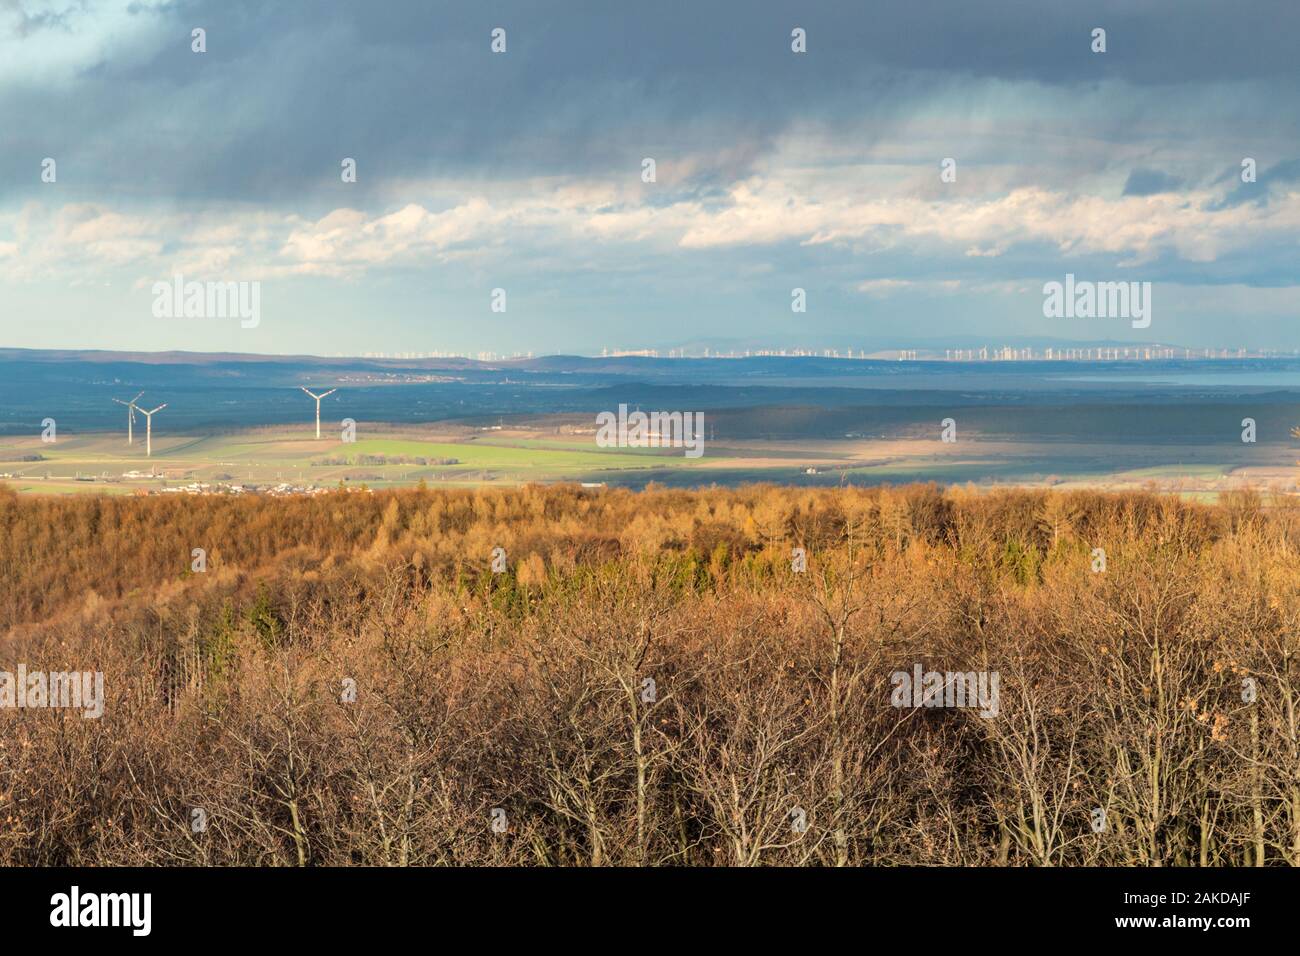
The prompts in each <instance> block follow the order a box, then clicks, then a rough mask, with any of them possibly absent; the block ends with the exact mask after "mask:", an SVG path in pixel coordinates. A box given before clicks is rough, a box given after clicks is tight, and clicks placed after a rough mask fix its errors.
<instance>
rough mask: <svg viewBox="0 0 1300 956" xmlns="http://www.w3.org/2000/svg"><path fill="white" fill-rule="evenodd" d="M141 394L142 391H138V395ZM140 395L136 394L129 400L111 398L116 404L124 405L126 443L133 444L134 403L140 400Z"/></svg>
mask: <svg viewBox="0 0 1300 956" xmlns="http://www.w3.org/2000/svg"><path fill="white" fill-rule="evenodd" d="M143 394H144V392H141V393H140V395H143ZM140 395H137V396H136V397H135V398H133V399H131V400H130V401H129V402H124V401H122V400H121V399H120V398H115V399H113V401H115V402H117V404H119V405H125V406H126V443H127V444H128V445H134V444H135V409H136V405H135V403H136V402H138V401H140Z"/></svg>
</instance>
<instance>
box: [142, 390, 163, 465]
mask: <svg viewBox="0 0 1300 956" xmlns="http://www.w3.org/2000/svg"><path fill="white" fill-rule="evenodd" d="M166 407H167V403H166V402H163V403H162V404H161V405H159V406H158V407H157V408H155V409H154V410H153V411H152V412H146V411H145V410H144V409H143V408H141V409H138V411H139V412H140V414H141V415H143V416H144V422H145V428H144V454H145V457H146V458H152V457H153V417H154V415H155V414H156V413H158V412H161V411H162V410H163V409H164V408H166Z"/></svg>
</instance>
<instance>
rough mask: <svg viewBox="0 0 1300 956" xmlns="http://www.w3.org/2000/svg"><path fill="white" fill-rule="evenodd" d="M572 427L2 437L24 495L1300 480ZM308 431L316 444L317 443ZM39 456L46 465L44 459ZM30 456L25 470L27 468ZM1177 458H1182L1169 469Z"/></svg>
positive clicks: (1130, 451) (1157, 463)
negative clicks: (147, 439)
mask: <svg viewBox="0 0 1300 956" xmlns="http://www.w3.org/2000/svg"><path fill="white" fill-rule="evenodd" d="M572 428H573V422H572V420H571V419H562V418H559V417H557V418H556V420H555V421H553V422H549V423H547V422H544V421H543V422H542V423H540V424H539V423H538V422H537V421H536V420H535V421H534V423H533V424H530V425H526V426H521V425H505V426H492V427H488V428H474V427H469V426H466V425H463V424H458V423H435V424H432V425H429V426H412V425H381V424H367V423H362V424H360V425H359V426H358V435H359V436H360V437H358V439H357V440H356V441H355V442H343V441H341V440H340V438H338V437H334V436H331V437H328V438H322V439H320V440H316V439H315V438H314V437H313V436H312V433H311V430H310V429H303V428H301V427H286V426H270V427H262V428H246V429H238V430H231V431H228V432H223V433H221V434H215V435H201V434H180V435H176V434H167V433H166V432H165V431H164V430H162V429H161V428H160V429H158V430H157V431H156V433H155V436H154V443H153V456H152V457H146V456H145V454H144V445H143V442H142V440H141V439H140V437H139V436H137V440H136V442H135V443H134V444H133V445H128V444H127V442H126V440H125V436H123V435H121V434H113V433H91V434H64V433H60V434H59V435H58V439H57V441H56V442H54V443H50V444H46V443H43V442H42V441H41V440H40V439H39V438H38V437H16V436H8V437H0V475H2V476H5V477H3V478H0V481H3V482H4V483H5V484H7V485H8V487H10V488H12V489H14V490H16V491H18V492H21V493H38V494H59V495H63V494H84V493H95V492H99V493H107V494H131V493H135V492H137V491H139V492H149V491H160V490H162V489H164V488H169V487H182V486H188V485H191V484H194V483H204V484H209V485H214V486H215V485H221V486H230V485H239V486H242V487H244V488H249V489H260V490H265V489H267V488H273V487H276V486H280V485H289V486H291V487H292V488H293V489H296V490H310V489H313V488H315V489H322V488H337V487H339V486H340V485H343V486H362V485H364V486H365V487H368V488H375V489H380V488H396V487H404V486H413V485H418V484H419V483H421V482H423V483H425V484H427V485H431V486H445V487H458V486H475V485H484V484H500V485H520V484H526V483H529V482H541V483H556V482H583V483H591V484H605V485H610V486H624V487H644V486H645V485H647V484H649V483H651V482H655V483H659V484H663V485H668V486H673V487H700V486H708V485H712V484H717V485H723V486H734V485H739V484H745V483H752V482H777V483H784V484H795V485H802V486H813V487H815V486H826V485H834V484H866V485H870V484H882V483H891V484H900V483H907V482H915V481H937V482H940V483H946V484H952V483H962V484H965V483H971V484H975V485H984V486H993V485H1024V486H1044V487H1046V486H1061V487H1071V488H1106V489H1124V488H1158V489H1162V490H1167V491H1176V492H1182V493H1187V494H1210V495H1213V494H1216V493H1218V492H1221V491H1224V490H1227V489H1231V488H1237V487H1244V486H1245V485H1247V484H1249V485H1250V486H1252V487H1261V488H1268V489H1271V490H1274V491H1284V492H1289V491H1293V490H1295V488H1296V482H1297V479H1298V478H1300V468H1297V466H1296V463H1295V457H1296V452H1295V450H1294V449H1292V448H1290V447H1289V445H1286V444H1280V443H1275V444H1271V445H1258V446H1247V447H1241V448H1231V447H1228V448H1226V449H1225V446H1224V445H1223V444H1222V443H1218V444H1199V445H1196V444H1193V445H1181V446H1177V447H1173V448H1171V447H1170V446H1167V445H1148V444H1141V443H1133V442H1058V443H1050V444H1044V443H1039V442H1034V441H1007V440H1005V439H1001V438H996V437H987V438H986V437H981V436H979V435H973V436H970V437H968V438H965V439H963V440H962V441H961V442H958V443H954V444H944V443H943V442H941V441H938V440H937V437H936V438H923V437H904V438H897V437H881V438H841V439H829V438H810V439H803V440H798V439H772V440H760V439H753V438H741V439H715V440H714V441H712V442H706V443H705V452H704V455H703V456H702V457H700V458H687V457H685V456H684V455H683V454H682V451H681V450H680V449H672V448H600V447H597V446H596V443H595V439H594V436H593V435H590V434H587V435H581V434H579V435H575V434H572ZM304 432H305V434H304ZM36 456H39V460H31V459H34V458H36ZM25 459H26V460H25ZM1171 459H1173V460H1172V461H1171Z"/></svg>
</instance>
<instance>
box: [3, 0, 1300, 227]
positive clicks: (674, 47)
mask: <svg viewBox="0 0 1300 956" xmlns="http://www.w3.org/2000/svg"><path fill="white" fill-rule="evenodd" d="M989 6H990V5H985V4H971V3H968V2H957V0H953V2H942V3H933V2H932V3H919V2H913V3H897V4H873V5H855V4H854V5H851V4H844V3H839V2H827V0H814V2H810V3H804V4H799V5H791V4H788V3H783V2H777V0H761V2H746V3H743V4H742V3H698V2H694V0H692V2H680V0H666V2H657V3H653V4H635V3H609V2H606V0H600V2H579V3H568V4H558V3H544V4H543V3H536V2H531V0H530V2H511V3H500V2H497V3H494V2H490V0H489V2H479V3H428V2H425V0H386V2H381V3H370V4H357V3H340V2H321V3H308V2H288V3H274V4H268V3H262V2H253V0H195V2H182V3H177V4H172V5H168V6H163V7H157V6H151V5H146V4H136V5H134V6H133V7H132V8H131V9H132V11H133V15H134V17H136V18H139V19H140V21H141V22H142V23H144V22H148V23H150V24H152V25H154V27H155V29H153V30H151V31H148V32H147V35H144V36H142V37H141V38H140V39H138V40H136V41H135V42H126V41H123V42H121V43H117V44H113V43H112V42H109V43H108V45H107V46H105V47H104V49H103V52H102V53H101V54H99V55H97V56H96V57H94V58H93V59H87V60H86V61H85V62H81V63H79V64H78V69H77V71H76V75H75V76H74V77H72V78H71V79H70V80H69V81H67V82H41V81H30V82H28V81H23V80H21V79H19V80H14V81H10V82H8V83H6V84H4V85H3V86H0V115H3V116H5V117H6V118H7V120H8V122H6V124H5V128H4V129H3V130H0V144H2V145H3V146H4V147H5V148H4V149H3V151H2V154H3V158H0V190H7V191H9V192H12V191H13V190H14V189H15V188H18V187H17V186H16V184H22V187H21V188H23V189H27V188H28V185H27V184H28V183H29V182H30V180H31V176H30V171H31V169H32V163H33V159H32V156H33V155H35V156H36V160H35V161H39V158H40V157H41V156H46V155H51V156H56V157H59V159H60V164H61V179H62V180H63V181H64V182H65V183H66V184H67V186H68V188H69V189H70V190H75V189H77V188H78V187H80V188H81V189H82V190H83V195H85V196H93V195H96V194H102V195H104V196H105V198H123V197H127V198H132V197H134V198H140V199H150V198H165V199H182V200H183V199H186V198H224V199H238V200H250V201H258V202H272V203H275V202H290V201H298V200H300V199H301V198H302V197H303V195H304V194H309V195H313V196H315V197H316V198H317V199H318V201H319V202H320V203H321V204H322V205H325V206H328V205H330V204H332V203H335V202H336V201H337V199H338V198H339V192H338V189H339V186H340V184H339V182H338V162H339V160H340V159H341V158H342V157H344V156H352V157H355V158H357V160H358V163H359V167H360V182H359V183H358V185H357V188H356V189H354V190H352V191H351V192H349V193H348V195H349V197H357V198H363V197H364V196H365V194H366V192H367V190H369V189H371V188H373V187H375V186H377V185H381V184H385V183H392V182H393V181H394V180H398V179H401V178H404V177H435V178H436V177H438V176H461V175H467V174H468V175H473V176H476V177H482V178H484V179H489V180H490V179H492V178H494V177H496V176H502V175H567V174H574V173H583V172H587V171H601V172H605V171H608V170H610V169H617V168H628V167H629V166H631V168H633V169H635V167H636V166H637V165H638V164H639V161H640V158H641V157H642V156H646V155H655V156H666V157H672V156H673V155H676V154H680V153H682V152H687V153H691V154H697V155H703V156H709V155H713V154H725V157H726V158H725V159H723V160H719V163H720V165H719V166H718V167H716V168H713V169H712V170H709V169H705V170H703V171H702V172H701V173H700V175H701V177H702V179H703V181H704V182H705V183H706V184H707V183H709V182H710V181H712V183H713V184H714V185H717V184H722V183H725V182H726V181H728V180H730V179H734V178H736V177H738V176H742V175H744V174H745V172H746V170H747V168H748V165H749V164H750V163H751V162H752V161H753V160H754V159H756V158H758V157H760V156H762V155H763V154H764V153H765V151H766V150H767V148H768V147H769V146H770V145H771V143H772V142H773V140H774V138H775V137H777V136H778V135H780V134H782V133H783V132H785V131H786V130H788V129H789V128H790V127H791V125H792V124H795V123H803V122H819V123H823V124H827V125H829V126H830V127H832V128H834V127H835V125H836V124H837V123H846V124H852V125H854V126H856V127H859V128H861V127H867V128H871V127H873V126H876V127H879V128H880V129H882V130H883V129H887V128H888V127H889V126H890V125H891V124H892V123H894V122H895V121H897V120H898V119H899V118H900V117H906V116H908V115H909V114H910V111H911V110H913V109H914V108H915V107H916V106H917V105H918V104H921V103H924V102H928V101H931V100H933V99H936V98H942V97H944V96H956V95H960V94H961V91H963V90H964V89H966V88H967V87H968V86H969V85H970V84H971V83H973V82H976V81H980V80H987V79H996V80H1004V81H1012V82H1017V81H1019V82H1023V83H1029V84H1045V85H1047V86H1049V87H1053V88H1068V87H1070V86H1074V85H1078V86H1080V87H1091V86H1094V85H1095V84H1096V83H1098V82H1099V81H1118V82H1122V83H1127V84H1132V85H1135V86H1138V87H1142V88H1148V89H1149V90H1153V91H1157V95H1160V96H1164V97H1167V99H1168V102H1169V104H1170V106H1171V108H1173V109H1175V110H1177V109H1186V108H1189V107H1190V106H1191V105H1192V104H1194V103H1195V102H1196V100H1197V99H1198V96H1199V94H1198V93H1197V92H1196V91H1195V88H1196V87H1197V86H1198V85H1199V86H1205V85H1210V86H1215V85H1220V84H1237V85H1238V86H1241V85H1242V84H1244V86H1245V87H1246V88H1252V89H1253V88H1256V87H1257V88H1258V89H1260V90H1263V89H1272V90H1273V91H1274V94H1275V95H1274V98H1273V101H1272V103H1271V105H1270V107H1269V108H1270V109H1271V110H1272V111H1273V113H1274V122H1275V129H1277V128H1280V129H1297V128H1300V118H1298V117H1297V98H1296V97H1295V96H1294V95H1276V94H1277V91H1278V90H1286V91H1290V92H1293V91H1295V89H1296V88H1297V79H1296V71H1295V70H1294V66H1293V51H1292V45H1293V39H1294V36H1295V33H1296V28H1297V27H1298V26H1300V4H1296V3H1294V2H1290V0H1287V2H1283V0H1277V2H1264V3H1258V4H1253V5H1248V6H1246V7H1242V6H1241V5H1224V4H1221V3H1218V2H1212V0H1201V2H1188V0H1160V2H1149V3H1145V4H1141V5H1135V4H1132V3H1130V2H1127V0H1124V2H1120V0H1106V2H1101V3H1092V4H1089V5H1088V6H1087V9H1086V10H1085V9H1077V8H1073V7H1072V5H1062V6H1061V7H1060V8H1059V9H1058V8H1057V7H1056V6H1055V5H1052V4H1044V3H1043V2H1041V0H1006V2H1002V3H1000V4H998V5H996V9H990V8H989ZM7 9H9V10H11V11H12V10H14V9H16V10H18V12H19V17H18V18H17V20H16V21H15V20H14V18H12V17H11V18H10V21H9V22H16V23H17V24H18V25H17V26H13V27H11V29H13V30H15V31H16V35H15V36H14V37H12V38H10V41H9V42H21V43H35V42H41V40H40V37H39V36H38V35H37V34H39V33H41V32H43V31H40V30H36V29H35V27H34V26H32V23H35V22H36V21H37V20H38V19H39V16H45V14H41V15H39V16H38V15H37V14H29V13H28V12H26V10H27V8H26V7H23V6H21V5H20V6H18V7H14V4H13V0H9V4H8V8H7ZM76 9H77V7H76V4H69V10H70V11H74V12H75V10H76ZM90 9H91V10H92V11H93V10H94V9H96V6H95V4H93V3H92V4H90ZM49 16H57V17H58V22H59V26H60V28H61V29H82V30H85V29H92V28H93V22H94V21H93V19H91V20H86V19H84V18H83V19H80V20H78V19H77V18H76V17H75V16H73V15H72V13H71V12H70V13H68V14H66V15H65V14H63V13H59V14H50V15H49ZM196 26H201V27H203V28H204V29H206V30H207V33H208V51H209V52H208V53H207V54H205V55H203V56H199V55H195V54H193V53H191V52H190V48H189V32H190V29H191V28H192V27H196ZM497 26H502V27H504V28H506V29H507V31H508V43H509V51H508V53H507V54H505V55H504V56H496V55H493V54H492V53H490V52H489V49H488V42H489V31H490V30H491V29H492V28H493V27H497ZM793 26H801V27H803V28H805V29H806V30H807V31H808V47H809V53H808V55H806V56H793V55H791V53H790V50H789V43H790V29H791V28H792V27H793ZM1097 26H1100V27H1103V28H1105V29H1106V30H1107V41H1108V52H1107V53H1106V54H1104V55H1097V54H1093V53H1091V51H1090V50H1089V33H1090V31H1091V29H1092V28H1093V27H1097ZM24 31H25V32H24ZM1166 86H1167V87H1169V89H1168V90H1167V91H1164V92H1160V91H1161V90H1162V89H1163V88H1164V87H1166ZM1243 95H1245V94H1243ZM1248 105H1249V104H1245V106H1248ZM1255 106H1256V108H1262V107H1260V104H1259V102H1258V100H1257V101H1256V103H1255ZM1140 132H1141V131H1139V130H1132V131H1131V135H1134V136H1137V135H1140ZM1123 133H1124V131H1122V130H1121V131H1120V135H1121V136H1122V135H1123ZM697 187H698V184H697ZM352 201H355V200H352Z"/></svg>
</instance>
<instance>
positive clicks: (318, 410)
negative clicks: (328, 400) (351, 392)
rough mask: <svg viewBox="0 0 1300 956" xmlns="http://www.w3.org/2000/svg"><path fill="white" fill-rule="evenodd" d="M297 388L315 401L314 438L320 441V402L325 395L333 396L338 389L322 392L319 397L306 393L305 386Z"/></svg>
mask: <svg viewBox="0 0 1300 956" xmlns="http://www.w3.org/2000/svg"><path fill="white" fill-rule="evenodd" d="M298 387H299V388H300V389H302V390H303V391H304V392H307V394H308V395H311V397H312V398H314V399H316V438H317V440H319V439H320V400H321V399H322V398H324V397H325V396H326V395H333V394H334V393H335V392H337V391H338V389H337V388H331V389H330V390H329V391H328V392H324V393H322V394H320V395H316V394H315V393H313V392H308V391H307V386H306V385H299V386H298Z"/></svg>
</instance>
